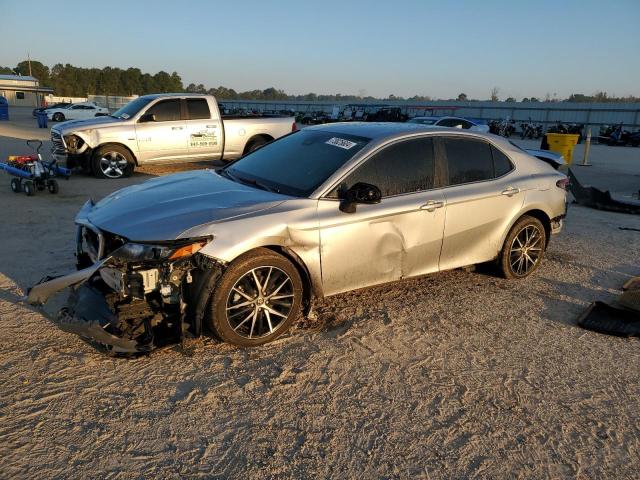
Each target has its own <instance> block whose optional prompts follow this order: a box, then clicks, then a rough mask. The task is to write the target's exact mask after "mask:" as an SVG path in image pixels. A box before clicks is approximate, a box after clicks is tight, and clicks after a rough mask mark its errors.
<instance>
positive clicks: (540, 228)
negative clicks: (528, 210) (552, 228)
mask: <svg viewBox="0 0 640 480" xmlns="http://www.w3.org/2000/svg"><path fill="white" fill-rule="evenodd" d="M546 246H547V234H546V231H545V229H544V225H542V222H541V221H540V220H538V219H537V218H535V217H530V216H529V215H525V216H523V217H522V218H521V219H520V220H518V221H517V222H516V224H515V225H514V226H513V227H511V230H509V234H508V235H507V238H506V239H505V241H504V245H503V246H502V251H501V252H500V256H499V257H498V267H499V268H500V271H501V273H502V275H503V276H504V278H508V279H513V278H525V277H528V276H529V275H531V274H532V273H533V272H535V271H536V269H537V268H538V266H539V265H540V262H541V261H542V257H543V255H544V251H545V249H546Z"/></svg>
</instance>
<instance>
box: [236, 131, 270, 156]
mask: <svg viewBox="0 0 640 480" xmlns="http://www.w3.org/2000/svg"><path fill="white" fill-rule="evenodd" d="M258 139H260V140H264V141H265V142H267V143H269V142H271V141H273V137H272V136H271V135H267V134H266V133H260V134H258V135H254V136H253V137H251V138H250V139H249V140H247V143H245V145H244V151H243V152H242V154H243V155H245V154H246V153H247V152H248V151H249V147H250V146H251V144H252V143H253V142H254V141H255V140H258Z"/></svg>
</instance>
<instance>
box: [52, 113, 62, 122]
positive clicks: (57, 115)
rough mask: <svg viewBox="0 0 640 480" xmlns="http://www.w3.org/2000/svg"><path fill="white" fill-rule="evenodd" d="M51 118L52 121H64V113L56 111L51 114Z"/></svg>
mask: <svg viewBox="0 0 640 480" xmlns="http://www.w3.org/2000/svg"><path fill="white" fill-rule="evenodd" d="M52 120H53V121H54V122H64V114H62V113H60V112H58V113H54V114H53V118H52Z"/></svg>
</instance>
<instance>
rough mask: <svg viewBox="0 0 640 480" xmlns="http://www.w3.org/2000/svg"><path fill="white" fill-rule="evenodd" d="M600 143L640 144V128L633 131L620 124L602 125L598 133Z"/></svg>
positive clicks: (636, 145)
mask: <svg viewBox="0 0 640 480" xmlns="http://www.w3.org/2000/svg"><path fill="white" fill-rule="evenodd" d="M598 143H604V144H606V145H610V146H612V147H614V146H626V145H631V146H632V147H638V146H640V130H639V131H637V132H631V131H630V130H627V129H625V128H623V127H622V124H620V125H602V126H601V127H600V132H599V135H598Z"/></svg>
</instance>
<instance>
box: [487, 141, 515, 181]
mask: <svg viewBox="0 0 640 480" xmlns="http://www.w3.org/2000/svg"><path fill="white" fill-rule="evenodd" d="M491 153H492V154H493V169H494V172H495V174H494V176H495V177H496V178H498V177H501V176H503V175H506V174H507V173H509V172H510V171H511V170H513V165H511V160H509V158H508V157H507V156H506V155H505V154H504V153H502V152H501V151H500V150H498V149H497V148H495V147H493V146H492V147H491Z"/></svg>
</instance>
